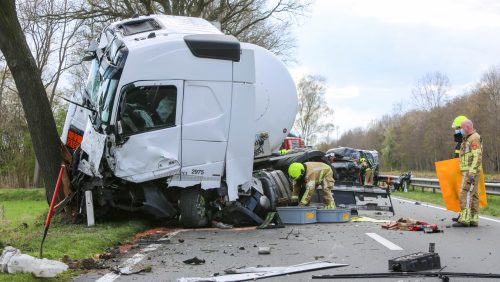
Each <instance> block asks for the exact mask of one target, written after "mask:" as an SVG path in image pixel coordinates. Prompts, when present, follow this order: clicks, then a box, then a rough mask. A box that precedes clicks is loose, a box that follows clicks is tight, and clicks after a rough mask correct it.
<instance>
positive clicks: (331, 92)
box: [290, 0, 500, 134]
mask: <svg viewBox="0 0 500 282" xmlns="http://www.w3.org/2000/svg"><path fill="white" fill-rule="evenodd" d="M294 32H295V34H296V37H297V49H296V59H297V63H296V64H294V65H293V66H290V71H291V73H292V75H293V76H294V78H295V79H297V78H299V77H300V76H301V75H304V74H314V75H322V76H324V77H325V78H326V80H327V83H328V88H327V91H326V94H325V98H326V101H327V103H328V105H329V106H330V107H331V108H332V109H333V110H334V116H333V117H332V118H333V123H334V124H335V125H336V126H337V127H338V132H339V134H342V132H344V131H346V130H348V129H352V128H354V127H358V126H361V127H365V126H367V125H368V124H369V123H370V122H371V121H373V120H375V119H378V118H380V117H382V116H383V115H384V114H390V113H392V112H393V105H394V104H396V103H403V105H404V108H406V109H409V108H411V107H413V103H412V99H411V89H412V87H413V86H414V85H415V82H416V80H418V79H419V78H421V77H422V76H424V75H425V74H426V73H428V72H436V71H439V72H441V73H443V74H445V75H447V76H448V77H449V79H450V82H451V85H452V88H451V91H450V93H449V94H450V97H455V96H457V95H463V94H464V93H466V92H467V90H468V89H471V88H472V87H474V86H475V85H476V83H477V82H478V81H479V80H480V78H481V76H482V74H483V73H484V72H486V71H487V70H488V69H490V68H491V67H493V66H499V65H500V1H497V0H453V1H452V0H405V1H403V0H376V1H374V0H316V1H315V2H314V4H313V6H312V7H311V10H310V14H309V15H308V16H307V17H306V18H305V19H303V20H301V24H300V26H299V27H297V28H295V31H294Z"/></svg>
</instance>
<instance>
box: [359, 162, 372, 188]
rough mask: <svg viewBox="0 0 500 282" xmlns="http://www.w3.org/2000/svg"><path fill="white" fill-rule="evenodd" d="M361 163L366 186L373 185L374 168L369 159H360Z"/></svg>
mask: <svg viewBox="0 0 500 282" xmlns="http://www.w3.org/2000/svg"><path fill="white" fill-rule="evenodd" d="M359 165H360V167H361V172H362V173H363V175H364V179H365V181H364V182H365V183H364V185H365V186H373V169H372V167H371V165H370V163H369V162H368V160H367V159H365V158H361V159H359Z"/></svg>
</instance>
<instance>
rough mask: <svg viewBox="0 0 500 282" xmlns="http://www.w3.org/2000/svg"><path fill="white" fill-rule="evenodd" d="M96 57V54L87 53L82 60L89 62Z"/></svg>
mask: <svg viewBox="0 0 500 282" xmlns="http://www.w3.org/2000/svg"><path fill="white" fill-rule="evenodd" d="M94 58H95V56H94V55H87V56H84V57H83V58H82V62H89V61H92V60H93V59H94Z"/></svg>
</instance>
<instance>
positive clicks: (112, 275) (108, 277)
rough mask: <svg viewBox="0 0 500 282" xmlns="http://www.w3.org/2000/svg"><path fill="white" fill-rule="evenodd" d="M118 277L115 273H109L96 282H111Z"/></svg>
mask: <svg viewBox="0 0 500 282" xmlns="http://www.w3.org/2000/svg"><path fill="white" fill-rule="evenodd" d="M118 277H120V274H116V273H113V272H110V273H108V274H106V275H104V276H103V277H101V278H99V279H97V280H96V282H113V281H115V280H116V279H117V278H118Z"/></svg>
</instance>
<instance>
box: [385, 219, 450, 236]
mask: <svg viewBox="0 0 500 282" xmlns="http://www.w3.org/2000/svg"><path fill="white" fill-rule="evenodd" d="M382 228H384V229H388V230H407V231H424V232H425V233H439V232H442V230H440V229H439V227H438V226H437V224H429V223H427V222H425V221H421V220H415V219H411V218H400V219H398V221H390V222H387V223H385V224H383V225H382Z"/></svg>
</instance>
